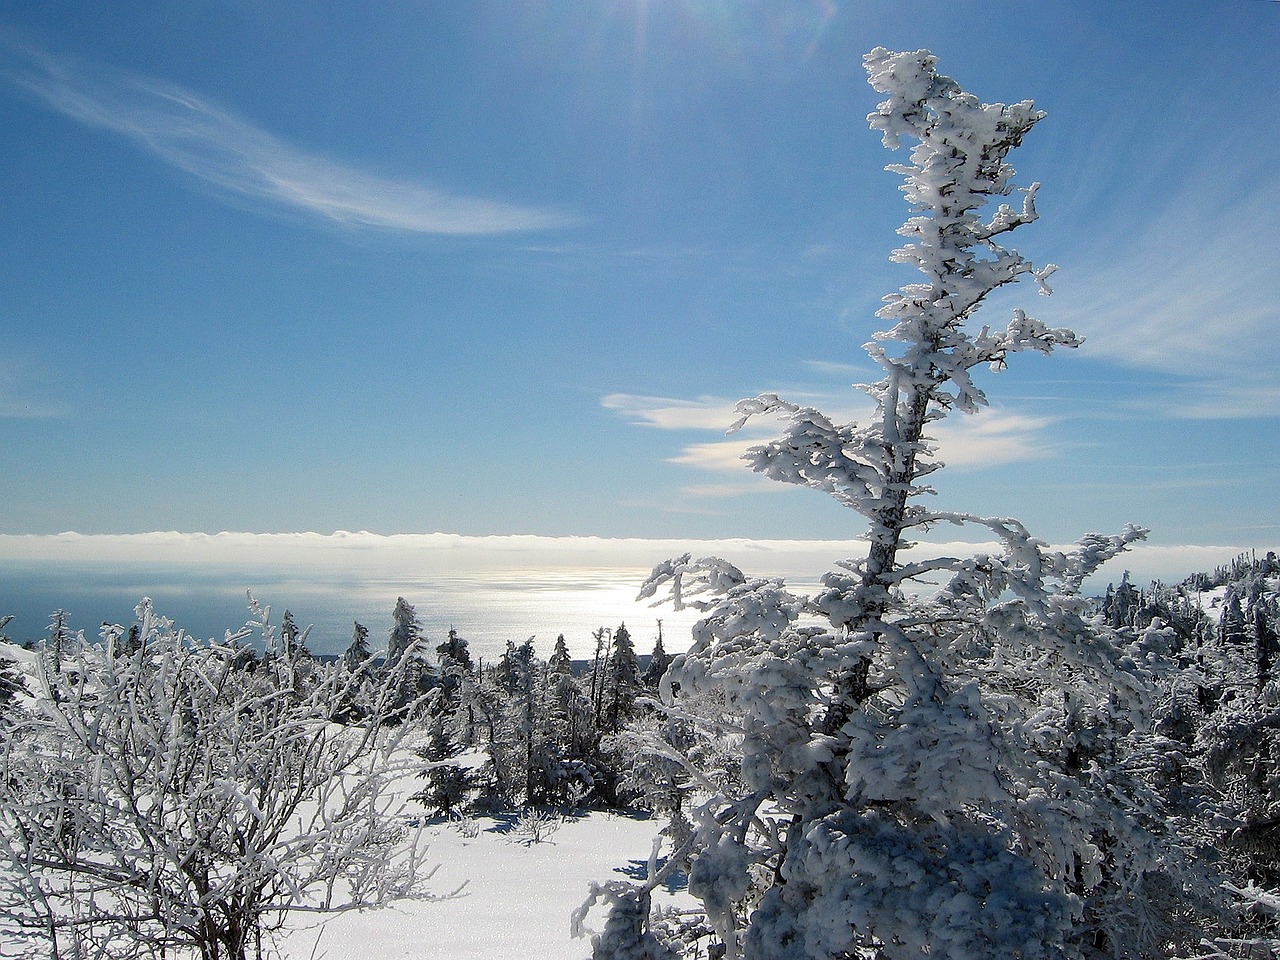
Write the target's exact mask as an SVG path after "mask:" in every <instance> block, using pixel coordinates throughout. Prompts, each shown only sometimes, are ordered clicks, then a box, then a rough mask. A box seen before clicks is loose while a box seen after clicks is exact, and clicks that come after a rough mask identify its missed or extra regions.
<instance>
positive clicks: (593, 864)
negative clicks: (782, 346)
mask: <svg viewBox="0 0 1280 960" xmlns="http://www.w3.org/2000/svg"><path fill="white" fill-rule="evenodd" d="M865 65H866V68H867V71H868V74H869V76H870V81H871V84H872V86H873V87H874V88H875V89H876V90H877V91H878V92H879V93H880V94H882V95H883V96H884V98H885V99H884V101H883V102H882V103H881V104H880V105H879V107H878V108H877V110H876V111H875V112H874V113H873V114H872V115H871V117H870V122H871V126H872V128H873V129H874V130H876V131H878V132H879V133H880V135H881V136H882V138H883V141H884V144H885V146H886V147H889V148H891V149H895V150H896V149H899V148H902V147H904V146H909V148H910V151H909V153H908V154H907V156H906V158H905V162H902V163H897V164H895V165H893V166H892V167H891V168H890V169H891V170H893V171H895V172H896V173H899V174H901V175H902V177H903V180H904V182H903V187H902V189H903V192H904V195H905V196H906V198H907V201H908V203H909V206H910V213H911V215H910V218H909V219H908V220H907V222H906V223H905V224H904V226H903V227H902V228H901V230H900V233H901V234H902V235H903V237H904V243H903V245H902V246H901V247H900V248H899V249H897V250H895V251H894V252H893V254H892V259H893V260H894V261H895V262H898V263H902V264H904V265H907V266H910V267H914V268H915V269H916V270H917V272H918V273H919V274H920V276H919V277H918V278H917V279H916V280H915V282H913V283H909V284H907V285H906V286H904V287H903V288H902V289H901V290H900V291H899V292H897V293H893V294H890V295H889V296H888V297H886V298H885V306H884V307H883V308H882V309H881V310H880V311H879V314H878V316H879V317H880V319H881V320H882V321H884V323H885V325H886V329H884V330H883V331H882V332H880V333H877V334H875V337H874V340H873V342H872V343H870V344H868V345H867V347H866V349H867V351H868V353H869V354H870V357H871V358H872V360H873V361H874V362H875V363H876V364H878V366H879V368H880V371H881V379H879V380H878V381H877V382H876V383H873V384H870V385H868V386H866V387H864V389H865V390H866V392H867V393H868V394H869V395H870V396H871V397H872V399H873V400H874V401H875V403H876V413H875V415H874V416H873V417H872V418H871V419H870V420H869V421H868V422H867V423H865V424H853V423H837V422H834V421H833V420H831V419H830V418H829V417H827V416H826V415H825V414H823V413H822V412H821V411H819V410H816V409H813V408H811V407H807V406H804V405H801V404H797V403H793V402H791V401H788V400H786V399H784V398H782V397H779V396H776V395H773V394H767V395H763V396H759V397H756V398H753V399H750V400H744V401H742V402H741V403H740V404H739V412H740V414H741V417H742V419H743V420H744V421H745V420H746V419H747V418H750V417H779V418H781V420H782V427H781V431H782V435H781V436H780V437H779V438H778V439H777V440H775V441H772V442H770V443H766V444H763V445H760V446H757V447H755V448H753V449H752V450H751V451H750V452H749V453H748V456H747V459H748V462H749V465H750V466H751V468H752V469H754V470H756V471H758V472H760V473H762V474H764V475H766V476H768V477H771V478H773V479H776V480H779V481H783V482H787V483H795V484H798V485H801V486H806V487H810V488H812V489H815V490H818V491H820V492H822V493H825V494H827V495H829V496H832V497H834V498H835V499H836V500H837V501H838V502H839V503H841V504H842V505H844V506H847V507H849V508H850V509H851V510H853V511H854V512H855V513H857V514H858V515H859V516H860V517H861V518H862V522H863V523H864V524H865V534H866V540H867V544H868V549H867V552H866V555H865V556H863V557H860V558H855V559H850V560H847V561H844V562H842V563H841V564H839V565H838V567H837V569H835V570H833V571H831V572H829V573H827V574H826V575H825V576H824V577H823V578H822V581H821V587H820V589H818V590H817V591H816V592H814V593H812V594H809V595H805V594H800V593H798V592H794V591H793V590H791V589H789V588H788V586H787V584H785V583H784V582H782V581H781V580H778V579H774V578H761V577H753V576H751V575H749V574H748V573H745V572H743V571H742V570H740V569H739V568H738V567H737V566H735V565H734V564H733V563H731V562H729V561H728V560H725V559H722V558H716V557H708V558H700V559H695V558H692V557H690V556H681V557H677V558H674V559H671V560H669V561H666V562H663V563H661V564H659V565H658V566H657V567H656V568H655V569H654V571H653V573H652V575H651V577H650V578H649V580H648V582H647V583H646V584H645V585H644V586H643V589H642V594H643V595H644V596H646V597H658V596H664V595H665V596H668V597H669V598H670V600H671V601H672V602H673V603H674V604H675V605H676V606H677V607H689V608H693V609H696V610H698V611H699V612H700V613H701V615H702V618H701V619H700V620H699V621H698V623H697V625H696V626H695V627H694V629H693V635H692V638H691V639H692V643H691V645H688V646H687V649H686V644H684V643H682V644H681V645H680V646H681V650H682V651H683V652H681V653H679V655H678V656H675V657H674V658H671V657H669V656H668V654H667V652H666V651H665V650H664V649H663V647H662V643H661V639H660V640H659V644H658V646H657V647H656V648H655V649H654V650H653V652H652V654H650V656H649V658H648V660H647V661H646V660H644V659H643V658H642V657H641V656H640V655H638V654H637V651H636V649H635V646H634V643H633V641H632V638H631V636H630V633H629V631H627V629H626V628H625V626H619V627H617V628H616V629H611V630H606V629H603V628H602V629H601V630H600V632H599V633H598V634H597V636H596V648H595V652H594V656H593V657H592V658H591V661H590V662H589V663H588V664H586V665H585V667H583V666H581V665H575V664H574V663H573V662H572V661H571V659H570V657H569V655H568V651H567V648H566V647H565V644H564V642H563V638H561V639H560V640H559V641H558V642H557V643H556V645H555V647H554V648H553V649H552V651H551V652H550V654H549V655H548V656H547V657H546V658H545V659H544V658H543V657H542V656H540V655H539V653H538V651H537V650H535V648H534V645H533V642H532V641H531V640H530V641H527V642H525V643H523V644H516V643H514V642H511V643H509V644H508V646H507V649H506V651H505V653H504V655H503V656H502V657H501V658H499V659H497V660H496V661H495V662H492V663H489V664H485V665H482V664H479V663H477V662H475V661H474V660H473V658H472V656H471V654H470V651H469V649H468V645H467V643H466V640H465V638H464V637H462V636H460V635H458V634H457V633H455V632H453V631H450V633H449V634H448V635H447V636H446V637H443V638H435V641H437V642H432V643H428V642H427V640H426V638H424V637H423V636H422V631H421V628H420V626H419V624H418V622H417V618H416V616H415V613H414V609H413V607H412V605H411V604H409V603H408V602H406V601H404V600H401V601H400V603H398V604H397V605H396V609H395V611H394V627H393V628H392V630H391V633H390V635H389V637H388V638H387V643H386V647H385V651H384V655H383V656H381V657H379V656H375V654H374V649H373V647H372V646H371V643H370V638H369V636H368V631H366V630H364V628H363V627H362V626H361V625H359V624H355V625H354V627H353V635H352V642H351V645H350V647H349V648H348V650H347V651H346V653H345V654H344V656H343V657H342V658H341V660H340V661H339V662H338V663H334V664H325V663H319V662H317V661H316V660H315V659H314V658H313V657H312V656H311V655H310V653H309V652H308V650H307V646H306V641H307V636H306V632H305V631H302V630H299V629H298V627H297V625H296V624H295V623H294V622H293V619H292V618H291V617H290V616H289V614H288V613H286V614H285V615H284V617H283V618H282V621H281V623H280V625H279V627H278V628H277V627H276V626H275V625H274V624H273V622H272V620H271V617H270V612H269V611H268V610H264V609H261V608H258V607H257V606H256V605H253V607H252V609H253V611H254V619H253V621H251V623H250V625H249V627H248V628H247V630H246V631H239V632H236V633H230V634H228V635H227V636H226V637H225V639H224V641H223V642H221V643H201V642H195V641H193V640H192V639H191V638H189V637H187V636H185V635H184V634H183V633H182V632H181V631H180V630H178V629H177V628H176V627H175V626H174V625H173V624H171V623H169V622H168V621H167V620H164V619H163V618H160V617H158V616H157V615H156V614H155V612H154V611H153V610H152V609H151V608H150V605H149V604H148V603H146V602H144V603H143V604H142V605H141V606H140V607H139V608H138V619H137V622H136V623H135V624H133V625H131V626H129V627H126V626H124V625H114V624H106V625H104V626H103V628H102V631H101V633H100V634H99V635H98V636H97V637H96V638H92V639H90V638H86V637H85V636H83V635H82V634H78V633H76V632H73V631H72V630H71V629H70V628H69V627H68V624H67V620H66V618H65V616H64V615H63V614H62V613H61V612H59V613H56V614H55V615H54V618H53V620H52V622H51V625H50V629H49V633H48V636H47V638H46V639H45V640H44V642H43V643H41V644H39V645H38V646H37V648H36V649H33V650H17V649H15V648H12V646H10V648H9V649H8V650H5V654H6V655H5V656H4V658H3V660H2V661H0V698H2V699H0V703H2V704H3V706H2V708H0V709H2V710H3V715H2V718H0V720H2V726H0V736H2V737H3V742H2V744H0V791H3V794H4V795H3V797H2V798H0V800H3V802H2V803H0V850H3V857H4V862H3V863H2V864H0V930H3V932H4V937H5V939H4V947H3V953H5V954H6V955H7V954H14V955H17V954H20V953H22V952H23V951H26V952H27V953H29V954H30V955H32V956H54V957H76V958H80V957H99V956H101V957H158V956H174V957H176V956H187V955H198V956H200V957H201V958H202V960H244V958H246V957H250V956H255V957H256V956H260V955H263V956H264V955H271V954H272V953H273V952H274V951H278V950H282V951H285V952H286V953H287V955H289V956H294V957H304V956H317V957H318V956H335V957H339V956H340V957H347V958H353V960H363V958H365V957H370V958H372V957H379V958H381V957H388V956H391V957H394V956H405V957H423V956H427V957H431V956H438V957H480V956H492V957H525V956H537V957H560V956H563V957H584V956H586V955H588V954H590V955H591V956H592V957H593V958H596V960H676V958H713V957H714V958H723V960H737V958H746V960H848V958H859V960H920V958H926V957H927V958H946V960H993V958H995V960H1003V958H1010V960H1014V958H1017V960H1037V958H1043V960H1057V958H1064V960H1065V958H1076V960H1101V958H1107V957H1113V958H1115V957H1125V958H1153V960H1154V958H1186V960H1190V958H1203V960H1207V958H1217V960H1222V958H1229V957H1241V958H1243V957H1272V956H1278V955H1280V929H1277V913H1280V857H1278V854H1280V685H1278V683H1277V675H1276V665H1275V659H1276V656H1277V654H1280V637H1278V635H1277V631H1278V627H1277V623H1278V621H1280V589H1278V587H1280V562H1278V561H1277V560H1276V558H1275V556H1274V555H1273V554H1268V555H1266V556H1265V557H1263V558H1258V557H1256V556H1249V557H1241V558H1240V559H1239V560H1238V561H1237V562H1236V563H1234V564H1232V565H1231V566H1229V567H1226V568H1223V569H1220V570H1217V571H1212V572H1205V573H1203V574H1199V575H1196V576H1194V577H1191V578H1189V579H1188V580H1187V581H1185V582H1184V583H1182V584H1179V585H1176V586H1167V585H1161V584H1152V585H1150V586H1149V587H1143V588H1141V589H1139V588H1138V587H1136V586H1135V585H1134V584H1132V583H1130V582H1129V580H1128V579H1127V578H1125V579H1124V580H1122V581H1121V582H1120V583H1119V584H1117V585H1114V586H1113V587H1112V588H1111V589H1109V590H1108V591H1107V594H1106V595H1105V596H1104V597H1101V598H1093V599H1090V598H1087V597H1084V596H1083V595H1082V594H1081V584H1082V582H1083V581H1084V579H1085V578H1086V577H1087V576H1089V575H1090V574H1091V573H1093V572H1094V571H1095V570H1096V569H1097V568H1098V566H1099V565H1100V564H1102V563H1103V562H1104V561H1106V560H1108V559H1111V558H1113V557H1116V556H1117V555H1119V554H1121V553H1123V551H1124V550H1125V548H1126V547H1127V546H1128V545H1129V544H1131V543H1133V542H1134V541H1136V540H1140V539H1141V538H1142V537H1143V536H1144V535H1145V531H1143V530H1142V529H1140V528H1138V527H1134V526H1129V527H1126V528H1125V529H1124V530H1122V531H1119V532H1116V533H1113V534H1096V533H1094V534H1085V535H1084V536H1082V537H1081V539H1080V540H1079V542H1078V543H1077V545H1076V546H1075V547H1074V548H1073V549H1070V550H1055V549H1052V548H1050V547H1049V546H1048V545H1046V544H1045V543H1044V542H1043V541H1041V540H1039V539H1037V538H1036V537H1035V536H1033V534H1032V533H1031V532H1030V531H1029V530H1027V529H1026V528H1025V527H1024V525H1023V524H1021V523H1020V522H1019V521H1017V520H1015V519H1012V518H1009V517H1003V516H995V517H988V516H981V515H977V514H971V513H965V512H960V511H954V510H945V511H944V510H936V509H931V508H930V506H929V505H928V502H927V500H926V495H927V494H929V493H930V492H931V491H930V490H929V488H928V486H927V478H928V477H929V475H930V474H932V473H933V472H935V471H936V470H938V469H939V468H940V467H941V466H942V465H941V464H940V463H939V462H938V461H937V460H936V459H935V458H934V457H933V454H932V447H931V444H930V441H929V437H928V431H929V430H930V425H931V424H933V423H935V422H937V421H938V420H940V419H941V418H943V417H946V416H951V415H974V414H980V411H981V409H982V407H983V406H984V405H985V404H986V397H985V394H984V392H983V390H982V388H981V387H979V386H978V384H977V383H976V382H975V380H974V379H973V372H974V371H975V370H977V369H979V368H981V367H984V366H985V367H990V368H994V369H996V370H999V369H1001V368H1003V367H1004V366H1005V365H1006V364H1007V363H1009V362H1013V360H1014V357H1013V355H1014V354H1016V353H1019V352H1021V351H1026V350H1035V351H1039V352H1042V353H1050V352H1052V351H1054V350H1056V349H1058V348H1071V347H1075V346H1077V345H1078V344H1079V343H1080V341H1079V339H1078V338H1077V337H1076V336H1075V335H1074V334H1073V333H1072V332H1071V331H1069V330H1065V329H1054V328H1051V327H1048V326H1047V325H1045V324H1043V323H1041V322H1040V321H1038V320H1036V319H1035V318H1034V317H1032V316H1031V315H1030V314H1028V313H1027V312H1025V311H1024V310H1022V309H1018V310H1015V311H1014V312H1013V316H1012V318H1010V319H1009V320H1008V321H1007V323H1006V324H1005V325H1004V327H1003V328H999V329H993V328H992V327H991V326H988V325H983V326H980V327H977V326H975V325H974V324H973V322H972V321H973V317H974V314H975V312H976V311H977V310H978V308H979V307H980V306H981V305H982V303H983V301H984V300H985V299H986V298H987V297H988V295H990V294H991V293H993V292H994V291H996V290H998V289H1000V288H1002V287H1005V286H1007V285H1010V284H1013V283H1015V282H1016V281H1018V280H1019V279H1022V278H1026V279H1028V280H1031V281H1032V282H1033V283H1034V284H1036V285H1037V287H1038V288H1039V290H1040V292H1042V293H1048V292H1049V290H1048V286H1047V280H1048V278H1049V276H1050V274H1051V273H1052V272H1053V270H1054V268H1053V267H1052V266H1044V267H1037V266H1035V265H1034V264H1032V263H1031V262H1029V261H1028V260H1027V259H1026V258H1024V257H1023V256H1022V255H1021V254H1019V253H1018V252H1017V251H1016V250H1014V249H1012V248H1011V247H1010V246H1008V245H1007V244H1008V239H1009V236H1010V235H1011V234H1012V233H1013V232H1014V231H1015V230H1018V229H1021V228H1023V227H1025V226H1028V225H1030V224H1032V223H1033V222H1034V221H1035V220H1036V207H1035V197H1036V191H1037V187H1036V185H1031V186H1029V187H1026V188H1024V189H1019V188H1017V187H1015V185H1014V182H1013V176H1014V170H1013V168H1012V167H1011V166H1010V164H1009V162H1008V159H1007V158H1008V155H1009V154H1010V153H1011V152H1012V151H1013V150H1014V149H1015V148H1016V147H1017V146H1018V145H1019V144H1020V143H1021V141H1022V139H1023V138H1024V137H1025V136H1026V135H1028V134H1029V133H1030V132H1031V131H1032V129H1033V127H1034V126H1035V125H1036V124H1037V123H1039V122H1040V121H1041V119H1043V116H1044V115H1043V114H1042V113H1041V112H1040V111H1039V110H1037V109H1036V108H1035V107H1034V105H1033V104H1031V103H1030V102H1023V103H1017V104H1011V105H1005V104H984V103H982V102H981V101H979V100H978V99H977V98H975V97H974V96H972V95H970V94H968V93H966V92H964V91H963V90H962V89H961V88H960V87H959V86H958V85H957V84H956V83H955V82H954V81H953V80H951V79H950V78H948V77H946V76H943V75H942V74H940V73H938V71H937V69H936V63H935V60H934V58H933V57H932V56H931V55H930V54H928V53H927V52H926V51H916V52H913V53H892V52H890V51H887V50H884V49H876V50H874V51H872V52H871V53H870V54H868V55H867V56H866V58H865ZM1015 194H1016V195H1018V199H1017V200H1016V201H1012V202H1005V198H1010V197H1014V196H1015ZM952 526H958V527H963V528H971V529H976V530H977V531H978V532H979V533H980V534H981V535H982V536H984V537H994V538H996V539H997V540H998V541H999V543H1000V544H1001V545H1002V546H1001V549H1000V550H998V551H993V552H989V553H982V554H978V555H974V556H937V557H933V558H926V559H918V558H917V556H916V555H915V554H913V555H912V559H910V560H907V559H905V557H904V553H905V550H906V548H907V547H908V545H909V542H910V540H911V539H912V538H915V537H917V536H918V535H919V534H921V533H923V532H925V531H928V530H930V529H935V528H938V527H952ZM930 583H931V584H933V585H934V589H933V590H932V591H929V590H926V589H925V585H926V584H930ZM938 584H941V587H940V588H937V585H938ZM254 635H256V641H257V642H256V645H250V644H249V643H248V641H249V639H250V638H251V636H254ZM0 649H3V648H0ZM261 651H265V652H261ZM544 652H545V651H544ZM321 921H323V925H322V926H317V924H318V923H320V922H321ZM571 932H572V933H574V934H577V935H580V936H579V938H578V939H574V938H572V937H571V936H570V933H571Z"/></svg>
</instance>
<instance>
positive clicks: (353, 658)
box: [342, 621, 373, 673]
mask: <svg viewBox="0 0 1280 960" xmlns="http://www.w3.org/2000/svg"><path fill="white" fill-rule="evenodd" d="M371 656H373V653H372V651H370V649H369V628H368V627H366V626H365V625H364V624H363V623H360V622H358V621H353V622H352V624H351V643H350V644H349V645H348V646H347V649H346V650H344V651H343V652H342V666H343V669H345V670H347V671H349V672H351V673H354V672H355V671H356V670H359V669H360V668H361V667H362V666H364V664H365V663H367V662H368V660H369V658H370V657H371Z"/></svg>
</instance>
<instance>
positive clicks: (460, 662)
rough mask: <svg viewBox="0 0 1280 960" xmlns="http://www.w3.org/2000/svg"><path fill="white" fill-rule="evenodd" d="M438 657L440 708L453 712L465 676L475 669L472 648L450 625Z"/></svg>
mask: <svg viewBox="0 0 1280 960" xmlns="http://www.w3.org/2000/svg"><path fill="white" fill-rule="evenodd" d="M436 658H437V662H438V667H439V671H440V687H441V701H440V709H442V710H444V711H446V712H449V713H452V712H453V711H454V710H456V709H457V707H458V701H459V696H460V694H461V690H462V681H463V678H464V677H466V676H468V675H469V674H471V673H472V672H473V671H474V670H475V663H474V662H472V660H471V648H470V647H469V646H468V644H467V641H466V640H465V639H463V638H462V637H460V636H458V631H457V630H455V629H454V628H453V627H450V628H449V635H448V636H447V637H446V638H445V640H444V642H443V643H441V644H440V645H439V646H438V647H436Z"/></svg>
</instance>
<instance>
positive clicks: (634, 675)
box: [600, 623, 641, 733]
mask: <svg viewBox="0 0 1280 960" xmlns="http://www.w3.org/2000/svg"><path fill="white" fill-rule="evenodd" d="M640 689H641V685H640V663H639V661H638V660H637V659H636V645H635V643H634V642H633V641H632V639H631V631H630V630H628V629H627V625H626V624H625V623H623V624H620V625H619V626H618V629H617V630H615V631H613V644H612V646H611V648H610V653H609V661H608V668H607V669H606V670H605V683H604V695H603V697H602V698H601V702H602V706H601V713H600V727H601V730H602V731H603V732H605V733H617V732H618V731H619V730H621V729H622V727H623V725H624V724H625V723H626V722H627V721H628V720H630V719H631V716H632V714H633V713H634V711H635V703H636V697H637V696H639V694H640Z"/></svg>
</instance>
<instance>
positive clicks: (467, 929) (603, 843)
mask: <svg viewBox="0 0 1280 960" xmlns="http://www.w3.org/2000/svg"><path fill="white" fill-rule="evenodd" d="M513 819H514V815H513V816H512V817H511V818H510V819H495V818H490V817H482V818H477V820H476V821H474V822H473V823H474V824H476V825H478V826H479V832H478V833H476V835H475V836H471V837H469V836H466V835H465V834H466V833H467V832H471V831H464V829H462V827H461V825H460V824H458V823H441V824H439V825H434V826H429V827H427V837H426V841H427V845H428V849H427V853H426V857H425V860H426V863H427V865H428V868H429V869H430V868H431V867H435V868H436V873H435V874H434V876H433V877H432V878H431V880H430V881H429V883H428V887H429V889H430V890H431V892H432V893H433V894H435V895H437V896H440V897H444V898H445V899H441V900H434V901H408V902H401V903H398V904H394V905H392V906H390V907H386V908H384V909H381V910H366V911H361V912H359V913H347V914H340V915H337V916H333V917H330V918H328V919H326V920H320V921H319V922H317V918H316V916H315V915H306V914H298V915H295V916H294V917H292V918H291V919H290V920H289V921H288V923H287V926H286V929H285V931H284V933H283V935H282V938H281V942H280V949H281V953H282V954H283V955H284V957H286V958H287V960H312V958H314V960H323V958H328V960H398V958H413V960H473V958H474V960H481V958H483V960H517V958H519V960H583V958H585V957H588V956H590V954H591V942H590V939H589V938H580V939H576V938H574V937H572V936H570V933H569V918H570V915H571V914H572V913H573V911H574V910H575V909H576V908H578V907H579V906H581V904H582V903H583V901H584V900H586V898H587V895H588V884H589V883H590V882H591V881H601V882H603V881H605V880H611V879H624V871H625V872H626V874H629V875H632V876H633V877H643V875H644V869H645V864H646V863H647V862H648V858H649V853H650V849H651V847H652V843H653V838H654V837H655V836H656V834H657V832H658V830H660V829H661V828H662V826H663V821H661V820H659V819H649V820H641V819H637V818H634V817H628V816H622V815H617V814H609V813H591V814H588V815H585V816H582V817H576V818H570V819H566V820H565V821H564V822H563V823H561V824H560V825H559V826H558V828H556V830H555V832H554V833H552V834H551V835H550V836H548V837H547V838H546V839H544V840H543V841H541V842H539V843H520V842H517V840H516V839H515V837H516V834H515V833H514V832H513V831H512V830H511V826H512V824H511V822H510V821H511V820H513ZM633 872H634V873H633ZM464 884H465V886H464ZM459 887H462V890H461V892H459V893H458V894H457V896H453V897H449V896H448V895H449V894H450V893H452V892H453V891H455V890H457V889H458V888H459ZM692 903H693V901H692V898H690V897H688V895H687V894H684V893H683V892H678V893H675V894H670V893H668V892H666V891H663V890H659V891H658V892H656V893H655V895H654V904H655V906H666V905H672V904H674V905H677V906H691V905H692ZM603 924H604V915H603V911H602V910H600V909H597V911H596V912H595V913H593V914H592V916H591V917H590V918H588V921H587V925H588V926H589V927H591V928H593V929H597V930H598V929H599V928H600V927H602V926H603Z"/></svg>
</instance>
